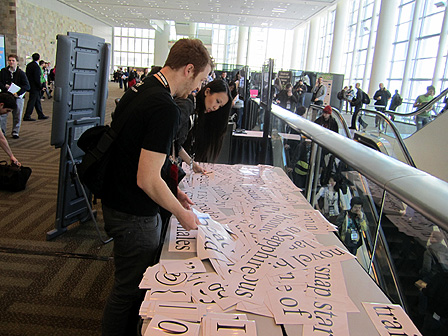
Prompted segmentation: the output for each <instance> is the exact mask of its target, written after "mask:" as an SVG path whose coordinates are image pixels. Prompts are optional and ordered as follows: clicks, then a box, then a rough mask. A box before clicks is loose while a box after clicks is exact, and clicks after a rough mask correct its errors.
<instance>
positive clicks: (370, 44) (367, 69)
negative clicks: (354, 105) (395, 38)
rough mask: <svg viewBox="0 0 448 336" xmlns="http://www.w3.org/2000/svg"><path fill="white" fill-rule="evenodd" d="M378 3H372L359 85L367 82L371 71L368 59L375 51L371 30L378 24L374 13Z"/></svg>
mask: <svg viewBox="0 0 448 336" xmlns="http://www.w3.org/2000/svg"><path fill="white" fill-rule="evenodd" d="M379 5H380V0H376V1H375V2H374V3H373V16H372V20H371V22H370V34H369V42H368V43H367V53H366V61H365V64H366V65H365V67H364V74H363V76H362V83H361V87H364V85H365V83H368V82H369V74H370V73H371V71H372V66H369V64H370V60H371V58H372V54H374V53H375V51H374V50H373V43H374V42H375V40H374V38H373V33H372V32H373V31H374V30H375V27H376V26H377V25H378V18H377V17H376V15H375V13H376V11H377V9H378V6H379ZM391 35H392V34H391ZM391 46H392V45H391Z"/></svg>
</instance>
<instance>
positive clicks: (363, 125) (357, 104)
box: [350, 83, 370, 130]
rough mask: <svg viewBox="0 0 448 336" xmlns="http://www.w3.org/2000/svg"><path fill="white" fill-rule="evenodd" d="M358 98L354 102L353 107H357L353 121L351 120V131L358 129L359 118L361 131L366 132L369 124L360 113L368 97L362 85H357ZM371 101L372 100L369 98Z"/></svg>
mask: <svg viewBox="0 0 448 336" xmlns="http://www.w3.org/2000/svg"><path fill="white" fill-rule="evenodd" d="M355 88H356V97H355V98H354V99H353V100H352V104H353V106H355V112H354V114H353V117H352V120H351V125H350V128H351V129H356V118H358V122H359V124H360V125H361V129H363V130H365V129H366V128H367V126H369V124H367V123H366V122H365V121H364V120H362V117H361V115H360V114H359V111H360V110H361V109H362V106H363V105H364V101H365V96H367V98H368V95H367V93H365V92H364V91H363V90H362V89H361V84H360V83H356V84H355ZM368 100H370V98H368Z"/></svg>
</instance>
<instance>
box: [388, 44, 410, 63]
mask: <svg viewBox="0 0 448 336" xmlns="http://www.w3.org/2000/svg"><path fill="white" fill-rule="evenodd" d="M407 52H408V43H406V42H402V43H397V44H395V46H394V53H393V55H392V61H394V62H395V61H405V60H406V55H407Z"/></svg>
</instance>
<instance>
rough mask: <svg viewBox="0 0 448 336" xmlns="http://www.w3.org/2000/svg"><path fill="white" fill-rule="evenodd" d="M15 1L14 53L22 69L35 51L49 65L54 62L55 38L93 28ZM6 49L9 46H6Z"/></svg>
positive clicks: (46, 9)
mask: <svg viewBox="0 0 448 336" xmlns="http://www.w3.org/2000/svg"><path fill="white" fill-rule="evenodd" d="M10 1H11V2H12V3H14V2H17V10H16V12H17V15H16V18H17V19H16V21H17V25H16V26H17V51H18V55H19V58H20V64H21V65H22V67H24V65H25V64H26V63H28V62H30V60H31V55H32V54H33V53H35V52H37V53H39V54H40V55H41V59H43V60H45V61H49V62H51V64H52V66H53V65H54V63H55V60H56V35H58V34H63V35H65V34H67V32H69V31H72V32H77V33H86V34H92V26H90V25H87V24H85V23H83V22H81V21H78V20H75V19H73V18H71V17H69V16H65V15H63V14H62V13H59V12H56V11H53V10H50V9H48V8H43V7H39V6H36V5H35V4H32V3H30V2H27V1H25V0H10ZM6 48H7V50H9V48H8V46H7V47H6Z"/></svg>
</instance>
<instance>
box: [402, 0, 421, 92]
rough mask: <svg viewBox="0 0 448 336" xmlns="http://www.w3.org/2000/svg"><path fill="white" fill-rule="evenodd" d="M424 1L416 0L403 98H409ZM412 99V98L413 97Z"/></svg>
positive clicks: (406, 62)
mask: <svg viewBox="0 0 448 336" xmlns="http://www.w3.org/2000/svg"><path fill="white" fill-rule="evenodd" d="M422 3H423V1H422V0H415V4H414V15H413V17H412V22H411V32H410V34H409V44H408V51H407V53H406V61H405V62H404V70H403V81H402V82H401V96H402V97H409V92H408V91H409V84H410V83H409V77H410V72H411V66H412V58H413V57H414V55H415V48H416V37H417V34H418V32H417V29H418V27H419V26H420V20H419V19H418V18H419V16H420V13H421V12H422ZM411 98H412V97H411Z"/></svg>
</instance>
